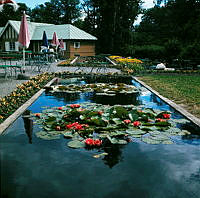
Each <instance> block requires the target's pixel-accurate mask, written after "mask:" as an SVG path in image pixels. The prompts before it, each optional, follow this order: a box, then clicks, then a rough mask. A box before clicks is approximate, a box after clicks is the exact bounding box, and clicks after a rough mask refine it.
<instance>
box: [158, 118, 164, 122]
mask: <svg viewBox="0 0 200 198" xmlns="http://www.w3.org/2000/svg"><path fill="white" fill-rule="evenodd" d="M156 121H157V122H166V120H164V119H161V118H157V119H156Z"/></svg>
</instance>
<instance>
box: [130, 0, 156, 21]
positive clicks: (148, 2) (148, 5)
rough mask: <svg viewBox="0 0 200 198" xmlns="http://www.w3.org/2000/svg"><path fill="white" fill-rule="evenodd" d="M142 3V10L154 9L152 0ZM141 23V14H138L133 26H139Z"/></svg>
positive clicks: (145, 0)
mask: <svg viewBox="0 0 200 198" xmlns="http://www.w3.org/2000/svg"><path fill="white" fill-rule="evenodd" d="M143 2H144V3H143V4H142V8H144V9H148V8H152V7H154V1H153V0H144V1H143ZM141 21H142V14H139V15H138V17H137V19H136V20H135V22H134V24H133V25H139V24H140V22H141Z"/></svg>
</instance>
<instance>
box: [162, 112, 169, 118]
mask: <svg viewBox="0 0 200 198" xmlns="http://www.w3.org/2000/svg"><path fill="white" fill-rule="evenodd" d="M163 117H164V118H165V119H170V117H171V115H170V114H167V113H164V114H163Z"/></svg>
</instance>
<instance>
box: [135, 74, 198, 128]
mask: <svg viewBox="0 0 200 198" xmlns="http://www.w3.org/2000/svg"><path fill="white" fill-rule="evenodd" d="M133 79H134V80H135V81H137V82H139V83H140V84H141V85H143V86H144V87H145V88H147V89H148V90H150V91H151V92H152V93H154V94H155V95H156V96H158V97H159V98H160V99H162V100H163V101H164V102H166V103H167V104H168V105H170V106H171V107H173V108H174V109H175V110H176V111H178V112H179V113H180V114H181V115H183V116H184V117H186V118H187V119H188V120H190V121H191V122H192V123H194V124H195V125H197V126H198V127H200V119H199V118H197V117H195V116H194V115H192V114H191V113H189V112H188V111H186V110H185V109H184V108H182V107H181V106H179V105H177V104H176V103H175V102H172V101H171V100H169V99H168V98H165V97H164V96H162V95H160V94H159V93H158V92H157V91H155V90H154V89H152V88H151V87H150V86H149V85H147V84H145V83H144V82H143V81H141V80H139V79H137V77H133Z"/></svg>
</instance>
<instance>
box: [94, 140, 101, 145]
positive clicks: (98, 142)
mask: <svg viewBox="0 0 200 198" xmlns="http://www.w3.org/2000/svg"><path fill="white" fill-rule="evenodd" d="M101 144H102V140H99V139H96V140H94V145H96V146H101Z"/></svg>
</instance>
